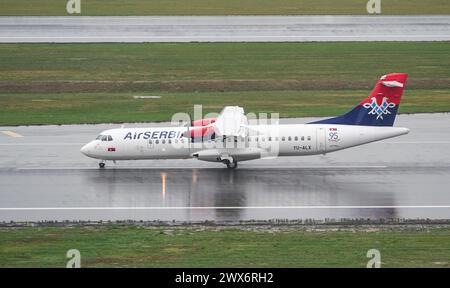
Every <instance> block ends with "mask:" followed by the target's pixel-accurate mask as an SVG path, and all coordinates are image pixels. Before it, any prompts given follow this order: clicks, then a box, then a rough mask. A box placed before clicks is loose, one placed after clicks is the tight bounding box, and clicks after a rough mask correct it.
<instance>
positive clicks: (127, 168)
mask: <svg viewBox="0 0 450 288" xmlns="http://www.w3.org/2000/svg"><path fill="white" fill-rule="evenodd" d="M186 160H190V159H186ZM123 161H126V160H123ZM150 161H151V160H150ZM218 164H220V163H218ZM269 168H270V169H296V170H308V169H385V168H388V166H300V167H297V166H288V165H285V166H284V167H278V166H276V167H272V166H264V165H260V166H257V167H256V166H255V167H253V166H248V167H245V166H244V167H241V168H239V170H249V169H251V170H262V169H269ZM140 169H142V170H143V169H145V170H150V169H151V170H173V169H183V170H186V169H208V170H209V169H222V170H224V169H225V168H224V166H223V167H222V166H216V167H208V166H203V167H201V166H193V167H181V166H161V167H154V166H122V167H118V166H110V167H109V170H108V168H106V169H104V170H100V169H99V168H98V167H45V168H44V167H43V168H40V167H19V168H16V170H88V171H91V170H99V171H102V172H103V171H104V172H106V171H114V170H140Z"/></svg>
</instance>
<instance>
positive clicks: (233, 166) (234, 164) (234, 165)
mask: <svg viewBox="0 0 450 288" xmlns="http://www.w3.org/2000/svg"><path fill="white" fill-rule="evenodd" d="M223 163H225V165H227V168H228V169H236V168H237V167H238V164H237V162H236V161H230V160H224V161H223Z"/></svg>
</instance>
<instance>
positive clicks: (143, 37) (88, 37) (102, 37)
mask: <svg viewBox="0 0 450 288" xmlns="http://www.w3.org/2000/svg"><path fill="white" fill-rule="evenodd" d="M230 33H231V32H230ZM361 37H362V38H373V39H383V38H385V39H399V38H404V39H410V38H425V39H435V38H439V39H441V40H450V35H252V36H247V35H242V36H240V35H237V36H236V35H232V34H230V35H205V36H197V35H192V36H156V35H155V36H153V35H142V36H120V35H118V36H115V35H111V36H100V35H99V36H60V35H49V36H0V39H8V40H12V39H193V41H194V40H195V39H206V40H211V39H239V38H242V39H243V40H242V41H244V40H245V41H248V40H250V39H252V38H255V39H266V38H269V39H284V38H292V39H294V38H301V39H303V38H305V39H306V38H312V39H322V38H323V39H327V38H329V39H341V38H348V39H358V38H361Z"/></svg>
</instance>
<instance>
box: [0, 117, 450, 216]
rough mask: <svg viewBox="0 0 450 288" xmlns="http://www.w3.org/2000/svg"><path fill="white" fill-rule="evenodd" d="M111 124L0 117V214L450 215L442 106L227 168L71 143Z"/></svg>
mask: <svg viewBox="0 0 450 288" xmlns="http://www.w3.org/2000/svg"><path fill="white" fill-rule="evenodd" d="M310 120H311V119H306V118H302V119H282V120H281V122H285V123H304V122H307V121H310ZM161 125H166V126H167V124H165V123H157V124H155V123H152V124H126V126H127V127H131V126H161ZM119 126H120V125H118V124H102V125H64V126H19V127H0V221H44V220H59V221H62V220H91V221H98V220H127V219H131V220H149V221H151V220H163V221H172V220H176V221H205V220H210V221H216V222H238V221H240V220H253V219H255V220H269V219H305V218H314V219H326V218H335V219H339V218H371V219H380V218H383V219H384V218H409V219H415V218H431V219H450V189H449V187H450V177H449V176H450V153H449V151H450V133H449V131H450V114H415V115H399V116H398V117H397V120H396V126H399V127H400V126H401V127H408V128H410V129H411V132H410V134H408V135H405V136H401V137H398V138H392V139H388V140H385V141H381V142H378V143H372V144H368V145H364V146H360V147H355V148H351V149H348V150H344V151H339V152H335V153H331V154H327V155H325V156H322V155H321V156H307V157H289V158H277V159H265V160H253V161H249V162H241V163H240V165H239V168H238V169H237V170H234V171H229V170H227V169H226V168H225V166H224V165H222V164H218V163H208V162H201V161H198V160H194V159H192V160H153V161H152V160H142V161H122V162H117V164H113V163H107V167H106V169H104V170H100V169H98V165H97V163H98V162H97V160H94V159H90V158H87V157H85V156H84V155H82V154H81V153H80V152H79V149H80V147H81V146H82V145H83V144H84V143H87V142H88V141H90V140H91V139H93V138H95V136H96V135H97V134H99V132H101V131H102V130H105V129H108V128H111V127H119Z"/></svg>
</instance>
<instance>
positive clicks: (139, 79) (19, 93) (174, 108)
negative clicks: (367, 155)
mask: <svg viewBox="0 0 450 288" xmlns="http://www.w3.org/2000/svg"><path fill="white" fill-rule="evenodd" d="M0 63H2V65H0V125H18V124H54V123H56V124H67V123H99V122H133V121H139V122H141V121H163V120H170V118H171V115H172V114H173V113H175V112H189V111H191V110H192V108H193V107H192V106H193V104H203V105H204V112H205V113H208V112H218V111H219V110H220V109H221V108H222V107H223V106H224V105H241V106H243V107H244V108H245V109H246V110H247V111H249V112H250V111H251V112H278V113H280V116H281V117H299V116H328V115H336V114H340V113H343V112H345V111H347V110H348V109H350V108H351V107H352V106H354V105H355V104H356V103H357V102H359V101H360V100H361V99H362V98H363V97H366V96H367V95H368V93H369V92H370V89H372V88H373V86H374V83H375V82H376V80H377V79H378V78H379V77H380V76H381V75H383V74H386V73H389V72H394V71H395V72H407V73H409V74H410V78H409V81H408V85H407V89H406V92H405V96H404V97H405V98H404V100H403V102H402V105H401V106H400V113H413V112H445V111H450V43H448V42H423V43H401V42H387V43H385V42H380V43H214V44H212V43H192V44H20V45H19V44H2V45H0ZM134 95H161V96H162V98H161V99H139V100H136V99H133V96H134Z"/></svg>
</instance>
